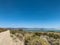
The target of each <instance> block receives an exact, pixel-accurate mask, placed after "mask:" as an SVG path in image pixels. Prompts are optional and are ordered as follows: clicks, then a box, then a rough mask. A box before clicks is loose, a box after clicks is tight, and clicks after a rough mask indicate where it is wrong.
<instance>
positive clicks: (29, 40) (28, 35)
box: [0, 30, 60, 45]
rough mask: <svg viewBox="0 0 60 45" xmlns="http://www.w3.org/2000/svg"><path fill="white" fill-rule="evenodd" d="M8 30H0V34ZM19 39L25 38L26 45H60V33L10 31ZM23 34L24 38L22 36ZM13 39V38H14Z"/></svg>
mask: <svg viewBox="0 0 60 45" xmlns="http://www.w3.org/2000/svg"><path fill="white" fill-rule="evenodd" d="M2 31H6V30H0V32H2ZM10 33H11V34H14V35H16V36H17V37H18V38H21V39H22V37H24V41H25V45H60V33H59V32H26V31H23V30H10ZM20 34H22V36H20ZM12 37H13V36H12Z"/></svg>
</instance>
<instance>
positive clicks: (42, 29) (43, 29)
mask: <svg viewBox="0 0 60 45" xmlns="http://www.w3.org/2000/svg"><path fill="white" fill-rule="evenodd" d="M0 30H24V31H43V32H47V31H55V32H60V29H56V28H0Z"/></svg>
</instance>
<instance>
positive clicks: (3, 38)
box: [0, 30, 22, 45]
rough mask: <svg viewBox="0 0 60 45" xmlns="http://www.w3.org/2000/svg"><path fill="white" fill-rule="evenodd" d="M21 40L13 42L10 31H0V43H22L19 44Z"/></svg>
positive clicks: (11, 44) (17, 44) (8, 44)
mask: <svg viewBox="0 0 60 45" xmlns="http://www.w3.org/2000/svg"><path fill="white" fill-rule="evenodd" d="M20 42H21V41H19V40H18V39H17V42H15V41H14V40H13V39H12V37H10V31H9V30H8V31H5V32H1V33H0V45H22V44H20Z"/></svg>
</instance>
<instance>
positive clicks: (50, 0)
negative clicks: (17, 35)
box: [0, 0, 60, 28]
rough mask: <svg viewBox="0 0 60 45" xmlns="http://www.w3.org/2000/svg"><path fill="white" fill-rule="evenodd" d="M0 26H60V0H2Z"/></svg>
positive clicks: (0, 1)
mask: <svg viewBox="0 0 60 45" xmlns="http://www.w3.org/2000/svg"><path fill="white" fill-rule="evenodd" d="M0 27H27V28H31V27H32V28H34V27H38V28H42V27H43V28H59V27H60V0H0Z"/></svg>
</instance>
